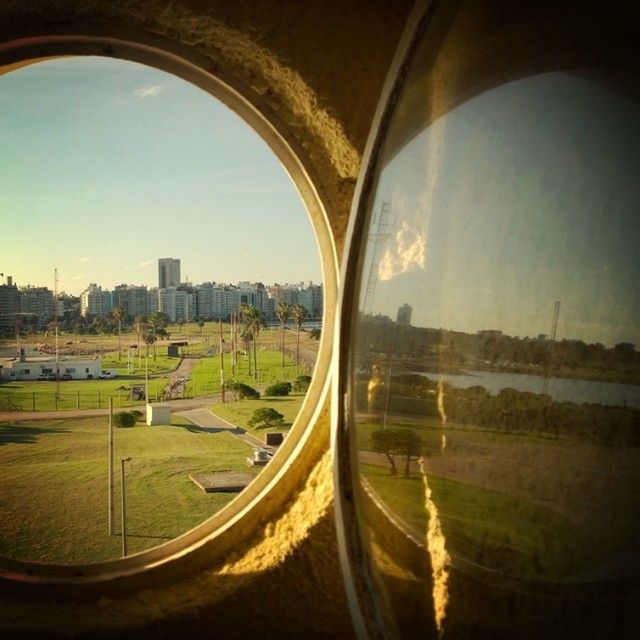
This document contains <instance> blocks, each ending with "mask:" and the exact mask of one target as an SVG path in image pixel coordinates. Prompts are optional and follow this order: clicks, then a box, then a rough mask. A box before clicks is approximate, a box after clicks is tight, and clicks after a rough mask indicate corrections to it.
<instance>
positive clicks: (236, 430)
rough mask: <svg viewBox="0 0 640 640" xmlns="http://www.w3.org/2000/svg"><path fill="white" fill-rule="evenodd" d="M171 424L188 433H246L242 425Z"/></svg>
mask: <svg viewBox="0 0 640 640" xmlns="http://www.w3.org/2000/svg"><path fill="white" fill-rule="evenodd" d="M171 426H172V427H178V428H179V429H186V430H187V431H188V432H189V433H231V434H233V435H242V434H243V433H246V430H245V429H243V428H242V427H234V428H231V427H229V428H227V427H201V426H199V425H197V424H172V425H171Z"/></svg>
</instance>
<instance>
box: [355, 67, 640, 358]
mask: <svg viewBox="0 0 640 640" xmlns="http://www.w3.org/2000/svg"><path fill="white" fill-rule="evenodd" d="M632 81H633V79H632ZM639 167H640V108H639V107H638V104H637V103H634V102H633V101H631V100H629V99H628V98H627V97H626V96H625V95H623V94H621V93H616V92H613V91H610V90H609V89H607V88H605V87H604V86H602V85H599V84H596V83H594V82H591V81H589V80H587V79H584V78H579V77H577V76H572V75H567V74H562V73H550V74H544V75H540V76H534V77H530V78H526V79H523V80H519V81H516V82H512V83H509V84H506V85H503V86H501V87H497V88H495V89H493V90H491V91H488V92H486V93H484V94H481V95H479V96H477V97H475V98H473V99H471V100H469V101H468V102H466V103H464V104H462V105H461V106H459V107H457V108H456V109H454V110H452V111H451V112H449V113H448V114H447V115H446V116H444V117H442V118H440V119H439V120H438V121H437V122H435V123H434V124H433V125H432V126H430V127H428V128H426V129H424V130H423V131H422V132H421V133H420V134H419V135H418V136H416V137H415V138H414V139H413V140H412V141H411V142H410V143H409V144H407V145H406V146H405V147H404V148H403V150H402V151H401V152H400V153H399V154H398V155H397V156H396V157H395V158H393V160H391V161H390V162H389V164H387V165H386V166H385V168H384V171H383V172H382V176H381V179H380V182H379V187H378V191H377V193H376V201H375V204H374V208H375V210H376V211H378V210H379V209H380V207H381V204H382V202H383V201H387V202H389V203H390V207H391V220H392V221H393V226H392V227H391V228H390V229H389V230H388V231H389V234H388V238H386V240H385V241H384V245H383V247H381V251H380V256H381V265H380V267H379V269H378V275H379V280H378V284H377V288H376V295H375V298H374V300H373V311H374V313H375V312H377V313H384V314H386V315H389V316H391V317H392V318H394V319H395V317H396V313H397V309H398V307H399V306H400V305H402V304H403V303H405V302H407V303H409V304H411V305H412V307H413V324H414V325H416V326H428V327H444V328H449V329H455V330H461V331H468V332H475V331H478V330H480V329H501V330H503V331H504V332H505V333H508V334H510V335H519V336H527V335H528V336H532V337H533V336H537V335H538V334H540V333H545V334H549V333H550V331H551V324H552V316H553V309H554V303H555V301H556V300H560V302H561V312H560V322H559V325H558V338H559V339H563V338H567V339H582V340H585V341H587V342H602V343H604V344H608V345H613V344H615V343H617V342H622V341H629V342H632V343H634V344H636V345H638V346H639V347H640V323H639V318H640V259H639V255H640V179H639V177H638V175H639V174H638V171H639ZM370 251H371V247H370ZM370 256H371V253H369V260H370V259H371V258H370ZM368 269H369V267H368V265H367V263H365V273H368Z"/></svg>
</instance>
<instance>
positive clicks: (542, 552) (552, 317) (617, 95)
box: [350, 36, 640, 638]
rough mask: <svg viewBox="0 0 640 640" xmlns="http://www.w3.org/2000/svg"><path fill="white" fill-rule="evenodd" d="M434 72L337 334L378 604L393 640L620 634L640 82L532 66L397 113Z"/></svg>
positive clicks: (635, 476)
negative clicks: (345, 363)
mask: <svg viewBox="0 0 640 640" xmlns="http://www.w3.org/2000/svg"><path fill="white" fill-rule="evenodd" d="M450 37H453V36H450ZM431 56H432V53H431V52H430V51H429V50H428V48H427V45H426V44H424V43H423V45H422V48H421V49H420V50H419V52H418V54H417V56H416V62H415V64H414V67H413V68H412V70H411V72H410V74H409V78H408V80H407V85H406V87H405V89H404V92H403V94H402V96H401V98H400V102H399V104H398V107H397V110H396V120H394V121H393V122H392V124H391V127H390V130H389V131H388V135H387V142H386V145H385V146H384V147H383V152H382V159H381V161H380V163H379V167H380V168H379V172H378V174H377V176H376V182H375V189H374V190H373V193H372V195H371V201H370V203H369V207H368V223H367V224H368V227H367V231H366V234H367V235H366V238H367V242H366V244H365V243H363V245H364V254H363V257H362V262H361V271H360V273H361V275H360V297H359V305H358V309H357V311H356V316H355V318H354V325H353V336H352V339H351V344H352V352H351V363H350V366H351V387H352V388H351V392H352V397H353V399H354V406H353V414H352V422H353V424H354V425H355V429H354V431H355V440H356V447H357V450H358V455H357V459H358V475H359V479H360V484H361V488H362V491H361V498H360V502H359V504H358V509H359V513H360V517H361V524H362V532H363V533H364V537H365V539H366V543H367V547H366V548H367V553H368V554H369V557H370V558H371V565H372V566H371V570H372V574H373V580H374V582H375V583H376V584H377V585H378V598H379V600H378V605H379V607H380V608H381V609H382V610H384V611H386V615H387V623H388V624H389V625H390V626H391V627H393V625H397V628H396V633H398V634H399V635H402V636H407V634H408V633H409V632H411V633H415V632H416V630H417V628H418V627H417V626H416V625H418V626H419V625H420V624H421V625H422V627H423V630H424V631H425V633H432V634H434V633H438V634H440V635H441V636H443V637H451V638H454V637H586V636H585V635H584V634H587V635H588V637H605V635H606V634H607V633H611V632H612V630H614V631H615V633H614V636H615V637H622V636H624V635H625V634H628V632H629V630H630V629H633V628H635V625H634V622H633V616H634V614H633V613H632V611H633V607H634V606H635V605H633V603H632V597H631V596H629V591H628V588H629V585H635V587H637V586H638V564H639V558H640V553H639V552H640V543H639V542H638V535H637V534H638V531H639V526H638V525H639V519H640V352H639V351H638V350H637V348H636V346H635V345H640V326H639V325H638V321H637V320H638V317H639V316H640V291H639V290H638V286H637V283H638V282H639V281H640V262H639V261H638V259H637V252H638V247H639V246H640V224H639V222H640V221H639V220H638V211H639V210H640V209H639V205H640V183H639V182H638V181H637V179H636V174H637V167H638V166H640V125H639V124H638V123H640V107H639V105H638V103H637V102H636V101H635V100H634V99H633V98H632V96H633V90H632V88H633V87H634V86H637V83H638V78H637V76H635V75H632V74H629V73H627V74H619V73H616V74H615V78H614V74H613V73H612V74H611V75H610V76H607V75H606V74H602V73H597V74H596V73H595V72H594V73H592V72H590V71H588V70H587V71H585V70H583V69H580V70H576V71H572V70H562V71H546V72H544V73H538V72H533V71H532V72H531V73H530V74H529V75H526V74H521V77H518V78H517V79H515V80H512V81H508V82H503V83H495V86H493V87H492V88H488V89H487V90H485V91H482V92H477V94H476V95H475V96H473V97H470V98H469V99H467V100H466V101H463V100H459V101H458V103H459V104H458V106H456V107H455V108H453V109H451V110H450V111H448V112H447V113H444V114H439V113H437V109H431V108H426V105H427V104H428V102H426V101H425V103H424V104H423V107H422V109H421V110H419V111H418V112H415V111H411V110H410V109H409V106H410V105H411V104H414V105H415V104H416V95H420V94H421V91H422V92H424V93H423V94H422V95H423V97H426V95H427V91H426V90H425V88H424V85H425V82H426V80H425V77H426V76H425V75H424V70H425V68H426V67H427V66H428V65H431V64H432V58H431ZM433 75H434V76H437V75H438V74H437V64H436V71H435V72H433ZM614 80H615V81H614ZM428 91H430V92H431V94H430V95H431V98H433V96H434V95H435V96H436V98H437V91H435V89H433V87H429V89H428ZM436 98H433V103H434V104H435V103H437V99H436ZM416 113H417V114H418V115H416ZM409 114H410V115H409ZM409 120H410V121H409ZM621 594H626V595H625V596H624V599H622V598H621ZM625 607H628V608H625ZM434 625H435V628H434ZM605 630H606V633H605ZM603 634H604V635H603ZM609 637H613V636H609Z"/></svg>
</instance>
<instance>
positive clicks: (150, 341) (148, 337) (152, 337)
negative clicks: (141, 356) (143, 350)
mask: <svg viewBox="0 0 640 640" xmlns="http://www.w3.org/2000/svg"><path fill="white" fill-rule="evenodd" d="M144 343H145V344H146V345H147V358H148V357H149V345H154V350H155V343H156V334H155V333H154V331H153V329H149V330H148V331H147V332H146V333H145V334H144Z"/></svg>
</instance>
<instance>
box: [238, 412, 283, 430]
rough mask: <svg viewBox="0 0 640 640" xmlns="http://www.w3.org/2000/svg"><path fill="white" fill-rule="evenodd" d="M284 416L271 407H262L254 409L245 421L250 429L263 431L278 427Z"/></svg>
mask: <svg viewBox="0 0 640 640" xmlns="http://www.w3.org/2000/svg"><path fill="white" fill-rule="evenodd" d="M283 420H284V416H283V415H282V414H281V413H280V412H279V411H276V410H275V409H273V408H271V407H262V408H260V409H256V410H255V411H254V412H253V414H252V415H251V418H249V420H248V421H247V424H248V425H249V426H250V427H251V428H255V429H263V428H265V427H280V426H282V421H283Z"/></svg>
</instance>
